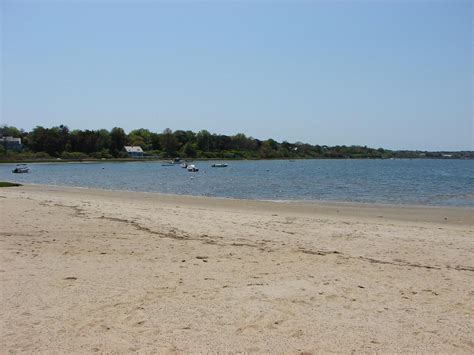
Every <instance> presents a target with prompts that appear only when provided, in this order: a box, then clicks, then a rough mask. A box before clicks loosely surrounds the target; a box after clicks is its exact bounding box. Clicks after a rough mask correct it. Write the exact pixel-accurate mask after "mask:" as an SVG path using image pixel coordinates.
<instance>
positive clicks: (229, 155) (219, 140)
mask: <svg viewBox="0 0 474 355" xmlns="http://www.w3.org/2000/svg"><path fill="white" fill-rule="evenodd" d="M2 136H12V137H18V138H21V139H22V143H23V145H24V149H23V151H22V152H20V153H18V152H10V151H7V150H6V149H5V147H2V146H1V145H0V154H2V155H3V156H5V155H8V154H9V155H11V156H12V158H15V157H16V158H17V159H20V158H25V159H48V158H62V159H90V158H93V159H103V158H105V159H111V158H126V157H127V154H126V153H125V152H124V151H123V147H124V146H125V145H134V146H140V147H142V149H143V150H144V151H145V154H146V155H148V156H151V157H157V156H159V157H161V158H172V157H181V158H191V159H195V158H210V159H212V158H221V159H222V158H224V159H279V158H280V159H298V158H337V159H344V158H392V157H403V158H419V157H420V154H424V157H443V154H441V153H438V155H437V156H430V154H435V153H428V152H425V153H420V152H412V151H396V152H395V151H389V150H385V149H383V148H378V149H374V148H368V147H367V146H344V145H341V146H339V145H337V146H332V147H329V146H326V145H322V146H321V145H311V144H306V143H301V142H296V143H289V142H287V141H283V142H281V143H279V142H277V141H275V140H273V139H267V140H259V139H255V138H252V137H247V136H246V135H245V134H243V133H238V134H236V135H232V136H227V135H222V134H211V133H210V132H208V131H206V130H201V131H199V132H197V133H195V132H193V131H183V130H176V131H172V130H171V129H169V128H166V129H165V130H164V131H163V132H161V133H156V132H152V131H150V130H148V129H145V128H140V129H136V130H133V131H131V132H129V133H128V134H127V133H126V132H125V131H124V130H123V129H122V128H120V127H114V128H112V129H111V130H110V131H108V130H106V129H99V130H77V129H75V130H70V129H69V128H68V127H67V126H64V125H61V126H57V127H51V128H44V127H41V126H37V127H35V128H34V129H33V130H31V132H26V131H24V130H20V129H18V128H16V127H12V126H2V127H0V137H2Z"/></svg>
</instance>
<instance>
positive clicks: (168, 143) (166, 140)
mask: <svg viewBox="0 0 474 355" xmlns="http://www.w3.org/2000/svg"><path fill="white" fill-rule="evenodd" d="M177 146H178V142H177V141H176V137H175V136H174V135H173V131H172V130H171V129H169V128H166V129H165V130H164V131H163V133H162V134H161V147H162V148H163V151H164V152H165V153H166V154H167V155H168V156H172V155H173V154H175V152H176V148H177Z"/></svg>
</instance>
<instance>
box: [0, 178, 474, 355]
mask: <svg viewBox="0 0 474 355" xmlns="http://www.w3.org/2000/svg"><path fill="white" fill-rule="evenodd" d="M0 206H1V207H0V208H1V211H0V212H1V216H2V217H1V229H0V246H1V249H0V282H1V285H0V287H1V289H2V291H1V304H2V307H1V311H0V312H1V313H0V318H1V339H2V340H1V342H0V351H2V352H9V351H11V352H51V351H56V352H94V351H98V352H119V353H122V352H130V351H141V352H175V351H178V352H181V351H182V352H204V351H206V352H207V351H233V352H300V351H309V352H313V351H324V352H350V351H353V350H355V351H363V352H367V351H371V352H372V351H380V352H414V351H417V352H459V353H468V352H472V351H473V350H474V343H473V341H472V339H473V324H472V319H473V315H474V305H473V300H472V297H473V296H474V287H473V282H472V281H473V277H474V264H473V263H472V260H473V259H474V258H473V254H474V253H473V251H474V247H473V242H472V238H473V235H474V222H473V210H472V209H455V208H451V209H450V208H422V207H393V206H368V205H350V204H321V205H308V204H285V203H270V202H253V201H234V200H219V199H211V198H194V197H183V196H166V195H159V194H141V193H133V192H112V191H102V190H88V189H73V188H56V187H46V186H40V185H38V186H24V187H20V188H9V189H1V190H0Z"/></svg>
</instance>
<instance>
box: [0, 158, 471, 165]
mask: <svg viewBox="0 0 474 355" xmlns="http://www.w3.org/2000/svg"><path fill="white" fill-rule="evenodd" d="M181 160H182V161H268V160H272V161H273V160H282V161H285V160H286V161H292V160H474V157H463V158H460V157H455V158H440V157H433V158H432V157H416V158H378V157H377V158H325V157H318V158H255V159H241V158H193V159H181ZM155 161H156V162H168V161H170V159H162V158H159V159H158V158H140V159H133V158H112V159H92V158H91V159H37V160H28V159H27V160H1V159H0V164H20V163H111V162H112V163H129V162H155Z"/></svg>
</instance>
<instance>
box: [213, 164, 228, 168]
mask: <svg viewBox="0 0 474 355" xmlns="http://www.w3.org/2000/svg"><path fill="white" fill-rule="evenodd" d="M211 166H212V167H213V168H227V166H228V164H227V163H217V164H212V165H211Z"/></svg>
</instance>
